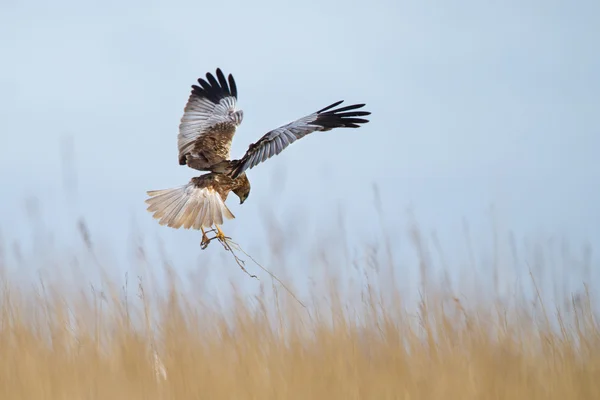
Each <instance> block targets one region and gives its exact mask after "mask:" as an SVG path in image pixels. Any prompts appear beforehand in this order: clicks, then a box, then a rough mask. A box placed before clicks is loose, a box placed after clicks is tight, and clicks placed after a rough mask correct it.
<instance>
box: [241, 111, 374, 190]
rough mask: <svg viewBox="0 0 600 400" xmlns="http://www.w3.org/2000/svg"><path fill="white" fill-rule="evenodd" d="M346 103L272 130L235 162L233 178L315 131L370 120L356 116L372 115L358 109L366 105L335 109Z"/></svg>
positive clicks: (357, 125) (349, 125)
mask: <svg viewBox="0 0 600 400" xmlns="http://www.w3.org/2000/svg"><path fill="white" fill-rule="evenodd" d="M342 102H343V100H341V101H338V102H335V103H333V104H331V105H329V106H327V107H325V108H323V109H321V110H319V111H317V112H315V113H312V114H310V115H307V116H305V117H303V118H300V119H298V120H296V121H294V122H290V123H289V124H286V125H283V126H280V127H279V128H276V129H273V130H272V131H270V132H268V133H267V134H266V135H264V136H263V137H262V138H260V140H258V141H257V142H256V143H252V144H251V145H250V147H249V148H248V151H246V154H245V155H244V157H242V158H241V159H240V160H239V161H236V162H235V164H234V165H235V166H234V168H233V170H232V172H231V177H232V178H237V177H238V176H239V175H240V174H241V173H242V172H244V171H246V170H247V169H250V168H253V167H255V166H256V165H257V164H259V163H261V162H264V161H266V160H267V159H268V158H271V157H273V156H274V155H277V154H279V153H281V151H282V150H283V149H285V148H286V147H288V146H289V145H290V144H292V143H294V142H295V141H296V140H298V139H300V138H303V137H304V136H306V135H308V134H310V133H312V132H315V131H329V130H331V129H334V128H358V127H359V126H360V125H359V124H364V123H367V122H369V120H367V119H363V118H356V117H363V116H366V115H370V114H371V113H370V112H368V111H354V110H357V109H359V108H362V107H364V104H353V105H350V106H345V107H340V108H338V109H333V108H334V107H337V106H339V105H340V104H342Z"/></svg>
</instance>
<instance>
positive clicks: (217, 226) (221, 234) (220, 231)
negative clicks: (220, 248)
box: [215, 225, 226, 242]
mask: <svg viewBox="0 0 600 400" xmlns="http://www.w3.org/2000/svg"><path fill="white" fill-rule="evenodd" d="M215 228H217V233H216V235H217V239H219V240H220V241H221V242H224V241H225V239H226V237H225V234H224V233H223V231H222V230H221V228H219V225H215Z"/></svg>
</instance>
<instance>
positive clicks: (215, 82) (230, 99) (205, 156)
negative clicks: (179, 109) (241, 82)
mask: <svg viewBox="0 0 600 400" xmlns="http://www.w3.org/2000/svg"><path fill="white" fill-rule="evenodd" d="M216 75H217V77H216V78H215V77H214V76H213V75H212V74H211V73H210V72H209V73H207V74H206V79H202V78H200V79H198V83H199V84H200V86H198V85H192V92H191V94H190V96H189V98H188V102H187V104H186V106H185V109H184V114H183V117H182V118H181V123H180V125H179V135H178V136H177V146H178V149H179V164H180V165H185V164H187V165H188V166H190V167H192V168H195V169H199V170H210V167H211V166H212V165H215V164H217V163H219V162H221V161H224V160H227V159H229V151H230V148H231V140H232V139H233V135H234V134H235V130H236V128H237V127H238V126H239V125H240V124H241V122H242V119H243V112H242V110H237V109H236V102H237V87H236V84H235V80H234V79H233V76H232V75H231V74H229V77H228V78H227V79H225V75H224V74H223V72H222V71H221V69H219V68H218V69H217V74H216Z"/></svg>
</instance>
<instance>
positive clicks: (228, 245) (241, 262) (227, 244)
mask: <svg viewBox="0 0 600 400" xmlns="http://www.w3.org/2000/svg"><path fill="white" fill-rule="evenodd" d="M214 231H215V230H214V229H211V230H210V231H207V232H214ZM214 239H217V240H218V241H219V242H221V244H222V245H223V247H224V248H225V250H227V251H228V252H230V253H231V254H232V255H233V258H234V259H235V262H236V263H237V265H239V267H240V268H241V269H242V271H244V272H245V273H246V274H248V275H249V276H250V277H251V278H255V279H257V280H260V279H258V277H257V276H256V275H251V274H250V273H249V272H248V271H246V268H244V265H245V264H246V263H245V262H244V260H242V259H240V258H239V257H238V256H237V254H235V252H234V251H233V248H232V247H231V245H233V246H235V247H236V250H238V251H241V252H242V253H244V255H246V257H248V258H249V259H250V260H252V262H254V264H256V265H257V266H258V267H259V268H260V269H262V270H263V271H265V272H266V273H267V274H269V275H270V276H271V278H273V279H275V280H276V281H277V282H278V283H279V284H280V285H281V286H283V288H284V289H285V290H286V292H288V293H289V294H290V296H292V297H293V298H294V300H296V301H297V302H298V304H300V305H301V306H302V307H304V308H305V309H306V305H304V303H303V302H301V301H300V300H299V299H298V297H296V295H295V294H294V293H293V292H292V291H291V290H290V289H289V288H288V287H287V286H286V285H285V283H283V282H282V281H281V279H279V278H278V277H277V276H276V275H275V274H273V273H272V272H271V271H269V270H268V269H266V268H265V267H263V266H262V265H261V264H260V263H259V262H258V261H256V260H255V259H254V258H253V257H252V256H251V255H250V254H248V253H246V252H245V251H244V249H242V247H241V246H240V245H239V244H238V243H236V242H234V241H233V240H231V238H230V237H225V240H221V239H219V238H218V237H216V236H215V237H212V238H210V239H208V241H207V242H206V244H205V246H204V247H203V248H206V246H208V244H209V243H210V242H211V241H213V240H214ZM307 310H308V309H307ZM309 315H310V314H309Z"/></svg>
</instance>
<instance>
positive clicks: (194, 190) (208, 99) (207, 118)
mask: <svg viewBox="0 0 600 400" xmlns="http://www.w3.org/2000/svg"><path fill="white" fill-rule="evenodd" d="M198 83H199V85H200V86H198V85H192V91H191V94H190V96H189V98H188V102H187V104H186V106H185V108H184V114H183V117H182V118H181V123H180V125H179V135H178V136H177V142H178V143H177V144H178V149H179V164H180V165H187V166H188V167H190V168H193V169H195V170H198V171H204V172H207V173H205V174H203V175H200V176H198V177H194V178H192V179H191V181H190V182H189V183H188V184H186V185H183V186H179V187H175V188H172V189H165V190H153V191H149V192H147V193H148V195H149V196H150V197H149V198H148V199H147V200H146V203H147V204H148V211H150V212H151V213H152V214H153V217H154V218H156V219H158V221H159V224H161V225H167V226H169V227H172V228H175V229H179V228H181V227H183V228H185V229H189V228H194V229H199V230H201V231H202V243H206V244H207V243H208V238H207V236H206V232H205V228H208V229H211V228H212V227H213V226H214V227H215V229H216V232H217V233H216V237H217V238H219V239H220V240H224V239H225V235H224V234H223V231H222V230H221V229H220V227H219V225H223V221H224V219H225V218H226V219H233V218H234V215H233V214H232V213H231V211H229V208H227V206H226V205H225V200H226V199H227V196H228V195H229V193H230V192H233V193H234V194H235V195H237V196H238V197H239V199H240V204H242V203H244V201H245V200H246V199H247V198H248V195H249V194H250V181H249V180H248V177H247V175H246V171H247V170H249V169H251V168H253V167H255V166H256V165H258V164H259V163H262V162H264V161H266V160H267V159H269V158H271V157H273V156H275V155H277V154H279V153H281V151H282V150H284V149H285V148H286V147H288V146H289V145H290V144H292V143H294V142H295V141H296V140H298V139H301V138H303V137H304V136H307V135H308V134H310V133H313V132H316V131H329V130H332V129H334V128H358V127H359V126H360V124H364V123H367V122H369V121H368V120H366V119H363V118H358V117H363V116H366V115H370V114H371V113H370V112H367V111H357V110H358V109H359V108H362V107H363V106H364V104H353V105H349V106H345V107H339V108H335V107H337V106H339V105H340V104H341V103H342V102H343V100H342V101H337V102H335V103H333V104H331V105H329V106H327V107H325V108H323V109H321V110H319V111H316V112H313V113H312V114H309V115H307V116H305V117H302V118H300V119H297V120H296V121H293V122H290V123H288V124H286V125H283V126H280V127H278V128H275V129H273V130H272V131H270V132H267V133H266V134H265V135H264V136H263V137H261V138H260V139H259V140H258V141H257V142H255V143H252V144H251V145H250V146H249V147H248V150H247V151H246V154H244V156H243V157H242V158H240V159H239V160H232V159H231V158H230V149H231V142H232V140H233V136H234V135H235V133H236V129H237V127H238V126H239V125H240V124H241V122H242V119H243V115H244V114H243V111H242V110H241V109H238V108H237V107H236V106H237V99H238V92H237V86H236V83H235V80H234V79H233V76H232V75H231V74H230V75H229V76H228V77H227V79H226V78H225V75H224V74H223V72H222V71H221V69H217V71H216V77H215V76H214V75H213V74H211V73H210V72H209V73H207V74H206V79H202V78H200V79H198Z"/></svg>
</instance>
